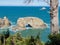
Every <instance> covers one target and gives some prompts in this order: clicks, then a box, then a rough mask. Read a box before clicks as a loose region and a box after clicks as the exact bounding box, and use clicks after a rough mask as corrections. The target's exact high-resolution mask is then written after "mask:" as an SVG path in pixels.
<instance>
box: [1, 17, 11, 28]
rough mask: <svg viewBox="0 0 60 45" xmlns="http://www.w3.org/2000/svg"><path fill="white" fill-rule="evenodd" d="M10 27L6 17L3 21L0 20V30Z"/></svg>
mask: <svg viewBox="0 0 60 45" xmlns="http://www.w3.org/2000/svg"><path fill="white" fill-rule="evenodd" d="M10 25H11V24H10V21H9V20H8V18H7V17H4V18H3V19H1V18H0V28H4V27H9V26H10Z"/></svg>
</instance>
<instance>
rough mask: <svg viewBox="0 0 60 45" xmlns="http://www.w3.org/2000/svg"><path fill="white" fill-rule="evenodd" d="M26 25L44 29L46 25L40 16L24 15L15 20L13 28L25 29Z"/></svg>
mask: <svg viewBox="0 0 60 45" xmlns="http://www.w3.org/2000/svg"><path fill="white" fill-rule="evenodd" d="M27 27H30V28H33V29H38V28H41V29H44V28H46V27H47V25H46V24H45V23H44V21H43V20H41V19H40V18H37V17H24V18H19V19H18V20H17V27H15V28H14V29H18V30H21V29H22V30H26V28H27Z"/></svg>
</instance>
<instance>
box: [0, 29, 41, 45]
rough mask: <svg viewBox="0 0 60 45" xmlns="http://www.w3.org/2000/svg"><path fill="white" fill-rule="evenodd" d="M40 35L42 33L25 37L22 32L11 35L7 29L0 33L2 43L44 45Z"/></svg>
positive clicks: (0, 43) (4, 44)
mask: <svg viewBox="0 0 60 45" xmlns="http://www.w3.org/2000/svg"><path fill="white" fill-rule="evenodd" d="M39 35H40V33H39V34H38V35H37V36H36V37H34V36H31V37H29V38H24V37H22V36H21V33H20V32H17V33H16V34H14V35H10V32H9V29H7V30H5V31H3V33H2V34H1V35H0V45H42V43H41V41H40V37H39Z"/></svg>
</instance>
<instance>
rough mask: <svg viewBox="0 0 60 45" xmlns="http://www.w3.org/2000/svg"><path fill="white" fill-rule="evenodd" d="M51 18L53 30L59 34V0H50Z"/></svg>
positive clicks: (53, 32)
mask: <svg viewBox="0 0 60 45" xmlns="http://www.w3.org/2000/svg"><path fill="white" fill-rule="evenodd" d="M50 8H51V10H50V11H51V12H50V18H51V32H52V34H57V33H58V32H59V26H58V25H59V22H58V0H50Z"/></svg>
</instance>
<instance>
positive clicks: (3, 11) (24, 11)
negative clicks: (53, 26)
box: [0, 6, 60, 42]
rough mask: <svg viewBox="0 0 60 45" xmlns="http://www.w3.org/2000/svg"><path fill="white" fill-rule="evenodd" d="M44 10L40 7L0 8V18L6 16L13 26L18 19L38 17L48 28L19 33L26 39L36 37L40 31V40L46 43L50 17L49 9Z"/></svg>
mask: <svg viewBox="0 0 60 45" xmlns="http://www.w3.org/2000/svg"><path fill="white" fill-rule="evenodd" d="M43 7H44V6H43ZM45 8H46V9H44V10H43V9H42V7H41V6H40V7H39V6H38V7H36V6H34V7H33V6H32V7H31V6H29V7H28V6H26V7H25V6H0V18H3V17H4V16H6V17H7V18H8V19H9V20H10V21H11V23H12V25H15V24H16V22H17V20H18V18H20V17H38V18H40V19H42V20H43V21H44V22H45V23H46V24H48V28H46V29H44V30H25V31H21V34H22V36H23V37H28V36H31V35H33V36H34V35H37V33H38V32H39V31H40V33H41V34H40V38H41V40H42V41H44V42H46V41H47V40H48V35H49V34H50V15H49V10H50V7H45ZM59 12H60V8H59ZM59 17H60V14H59ZM59 19H60V18H59ZM59 22H60V21H59ZM59 25H60V23H59Z"/></svg>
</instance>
